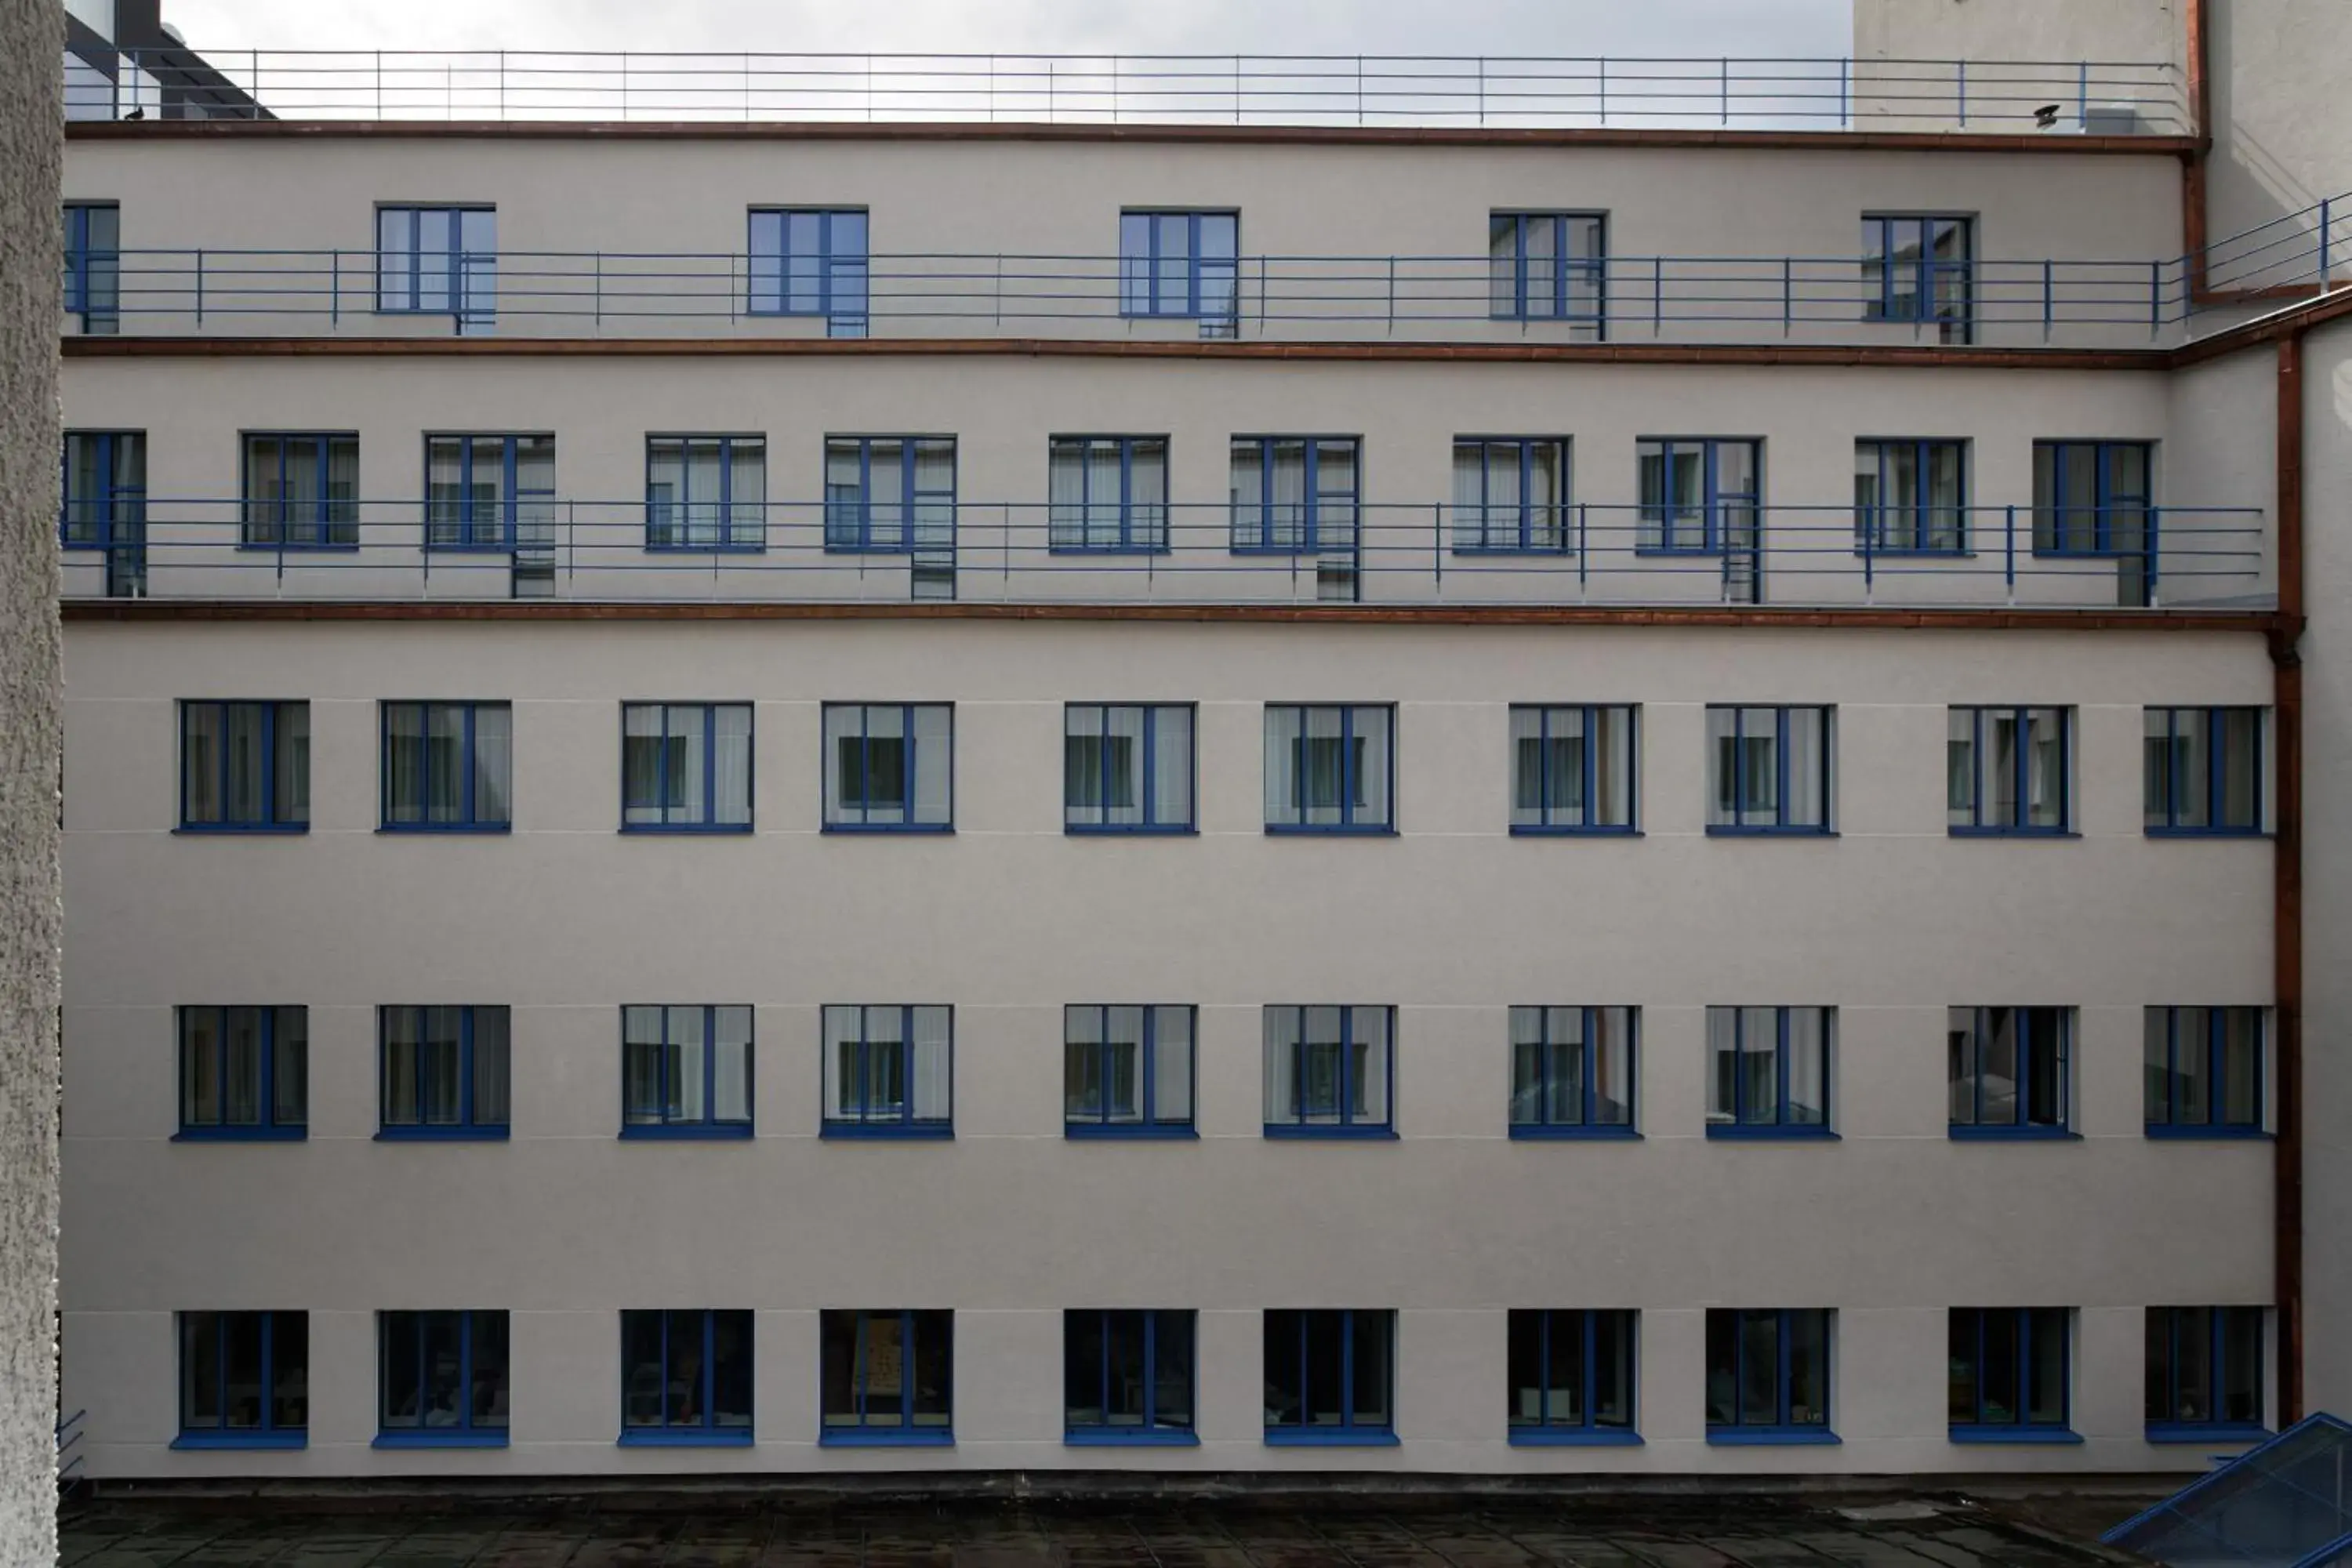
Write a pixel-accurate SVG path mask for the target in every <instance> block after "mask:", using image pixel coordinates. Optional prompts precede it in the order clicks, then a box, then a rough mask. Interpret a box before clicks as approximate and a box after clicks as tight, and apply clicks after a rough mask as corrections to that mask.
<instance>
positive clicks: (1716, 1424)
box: [1706, 1307, 1837, 1443]
mask: <svg viewBox="0 0 2352 1568" xmlns="http://www.w3.org/2000/svg"><path fill="white" fill-rule="evenodd" d="M1706 1440H1707V1441H1708V1442H1710V1443H1834V1442H1836V1441H1837V1437H1836V1436H1835V1435H1834V1434H1832V1432H1831V1431H1830V1314H1829V1312H1828V1311H1826V1310H1823V1309H1821V1308H1817V1307H1802V1308H1780V1309H1767V1310H1756V1309H1753V1308H1730V1307H1710V1308H1708V1309H1707V1313H1706Z"/></svg>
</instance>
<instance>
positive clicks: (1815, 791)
mask: <svg viewBox="0 0 2352 1568" xmlns="http://www.w3.org/2000/svg"><path fill="white" fill-rule="evenodd" d="M1787 722H1788V745H1789V798H1788V809H1787V812H1786V813H1785V815H1784V816H1783V818H1782V820H1783V822H1784V823H1785V825H1786V826H1790V827H1821V826H1827V824H1828V822H1829V771H1828V753H1829V732H1830V716H1829V711H1828V710H1826V709H1822V708H1791V709H1789V710H1787Z"/></svg>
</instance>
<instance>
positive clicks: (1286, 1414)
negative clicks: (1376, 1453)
mask: <svg viewBox="0 0 2352 1568" xmlns="http://www.w3.org/2000/svg"><path fill="white" fill-rule="evenodd" d="M1395 1391H1396V1314H1395V1313H1394V1312H1391V1311H1368V1310H1360V1309H1349V1310H1336V1311H1335V1310H1328V1309H1324V1310H1303V1311H1302V1310H1293V1309H1286V1310H1274V1311H1268V1312H1267V1313H1266V1314H1265V1440H1266V1441H1267V1442H1268V1443H1271V1444H1277V1445H1281V1444H1297V1445H1307V1444H1318V1443H1328V1444H1334V1445H1339V1446H1354V1447H1393V1446H1394V1445H1395V1443H1396V1440H1397V1438H1396V1415H1395V1409H1396V1400H1395Z"/></svg>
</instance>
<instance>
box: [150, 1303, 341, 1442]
mask: <svg viewBox="0 0 2352 1568" xmlns="http://www.w3.org/2000/svg"><path fill="white" fill-rule="evenodd" d="M179 1318H180V1435H179V1436H178V1437H177V1438H175V1439H174V1440H173V1444H172V1447H174V1448H299V1447H303V1446H304V1445H305V1444H307V1443H308V1442H309V1441H310V1314H309V1313H307V1312H182V1313H181V1314H180V1315H179Z"/></svg>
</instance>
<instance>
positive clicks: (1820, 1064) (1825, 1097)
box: [1789, 1007, 1830, 1127]
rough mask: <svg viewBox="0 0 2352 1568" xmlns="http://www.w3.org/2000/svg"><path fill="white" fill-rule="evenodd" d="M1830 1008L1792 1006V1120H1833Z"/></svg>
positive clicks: (1807, 1122)
mask: <svg viewBox="0 0 2352 1568" xmlns="http://www.w3.org/2000/svg"><path fill="white" fill-rule="evenodd" d="M1829 1016H1830V1015H1829V1009H1828V1008H1826V1007H1791V1008H1790V1009H1789V1121H1790V1122H1791V1123H1792V1124H1794V1125H1797V1126H1807V1127H1819V1126H1824V1125H1826V1124H1827V1123H1828V1121H1829V1119H1830V1022H1829Z"/></svg>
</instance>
